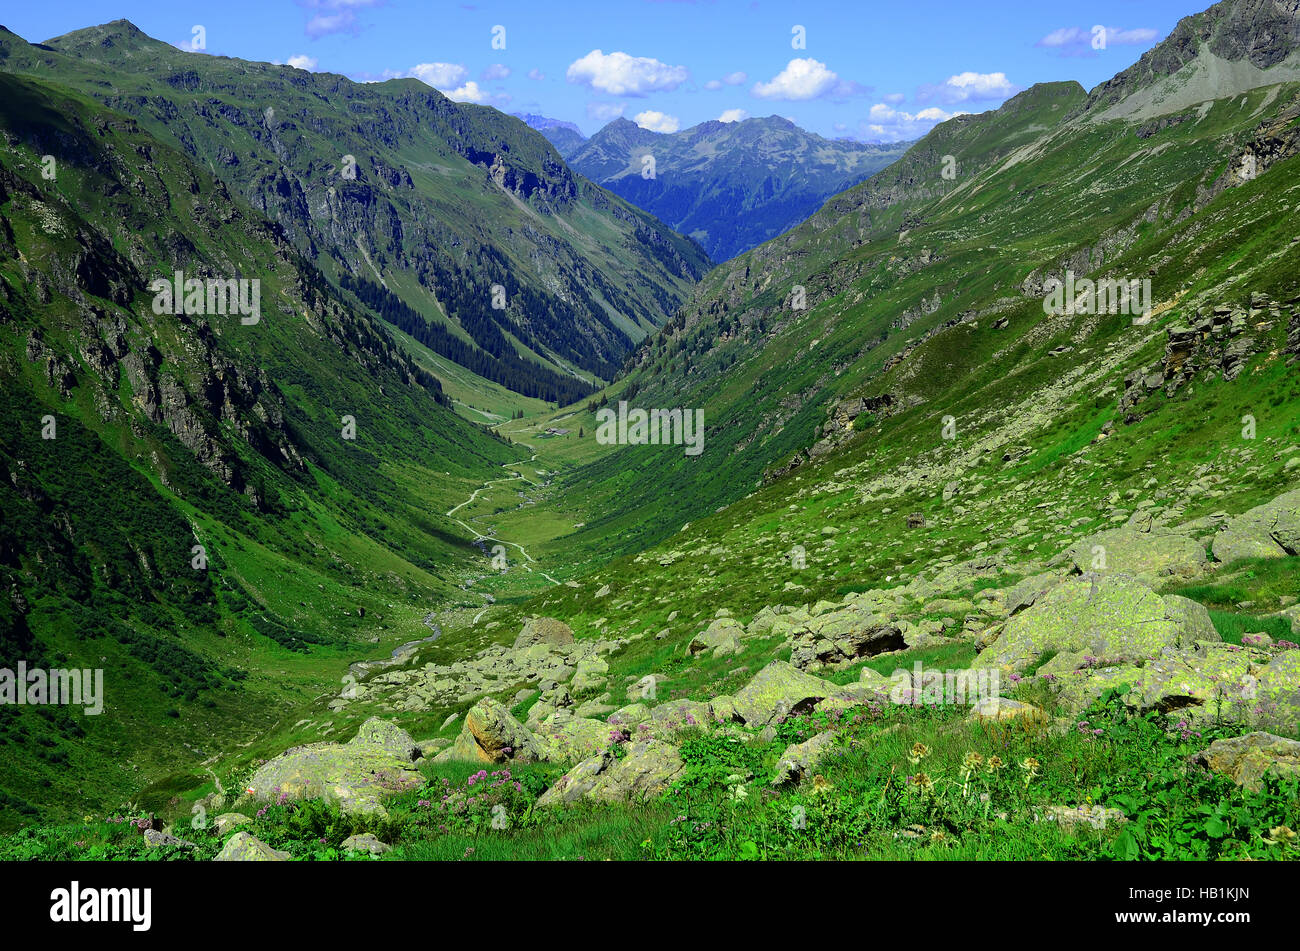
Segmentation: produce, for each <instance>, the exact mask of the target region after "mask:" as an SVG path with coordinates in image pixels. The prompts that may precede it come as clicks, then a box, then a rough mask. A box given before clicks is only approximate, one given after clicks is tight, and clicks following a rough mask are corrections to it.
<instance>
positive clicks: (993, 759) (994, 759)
mask: <svg viewBox="0 0 1300 951" xmlns="http://www.w3.org/2000/svg"><path fill="white" fill-rule="evenodd" d="M1006 765H1007V764H1006V763H1004V762H1002V757H1001V756H990V757H989V762H988V765H987V766H986V767H985V769H987V770H988V771H989V772H990V773H996V772H997V771H998V770H1000V769H1002V768H1003V767H1004V766H1006Z"/></svg>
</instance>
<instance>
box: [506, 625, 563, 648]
mask: <svg viewBox="0 0 1300 951" xmlns="http://www.w3.org/2000/svg"><path fill="white" fill-rule="evenodd" d="M572 643H573V628H571V627H569V625H567V624H565V623H564V622H563V621H557V620H556V619H555V618H553V617H531V618H529V619H528V620H527V621H525V622H524V627H523V630H521V631H520V632H519V636H518V637H516V638H515V643H514V646H515V648H516V649H517V648H521V647H532V646H534V645H536V644H547V645H551V646H557V647H558V646H562V645H564V644H572Z"/></svg>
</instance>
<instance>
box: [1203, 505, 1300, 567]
mask: <svg viewBox="0 0 1300 951" xmlns="http://www.w3.org/2000/svg"><path fill="white" fill-rule="evenodd" d="M1211 551H1213V553H1214V557H1215V560H1217V561H1233V560H1235V559H1238V558H1282V557H1285V556H1286V555H1300V489H1296V490H1294V491H1291V492H1287V493H1286V494H1285V495H1279V496H1278V497H1277V498H1275V499H1273V501H1271V502H1266V503H1265V504H1263V505H1258V506H1256V507H1255V508H1253V509H1250V510H1249V511H1247V512H1244V513H1242V514H1241V515H1238V516H1237V517H1236V518H1231V519H1229V520H1228V521H1227V522H1226V523H1224V525H1223V526H1222V527H1221V528H1220V530H1219V533H1218V534H1217V535H1215V536H1214V541H1213V543H1212V544H1211Z"/></svg>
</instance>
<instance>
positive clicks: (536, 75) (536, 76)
mask: <svg viewBox="0 0 1300 951" xmlns="http://www.w3.org/2000/svg"><path fill="white" fill-rule="evenodd" d="M528 78H529V79H531V80H532V81H533V82H540V81H541V80H543V79H545V78H546V74H545V73H544V72H542V71H541V70H540V69H537V68H536V67H534V68H533V69H530V70H529V71H528Z"/></svg>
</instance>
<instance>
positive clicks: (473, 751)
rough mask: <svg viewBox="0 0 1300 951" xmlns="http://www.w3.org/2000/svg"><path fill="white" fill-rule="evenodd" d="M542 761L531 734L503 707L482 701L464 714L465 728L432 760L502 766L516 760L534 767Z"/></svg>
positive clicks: (484, 699)
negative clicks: (534, 764) (500, 764)
mask: <svg viewBox="0 0 1300 951" xmlns="http://www.w3.org/2000/svg"><path fill="white" fill-rule="evenodd" d="M542 758H543V754H542V749H541V746H540V744H539V743H538V741H537V737H535V736H534V735H533V734H532V732H531V731H529V729H528V728H527V727H525V726H524V725H523V724H522V723H520V722H519V721H518V720H516V719H515V718H514V716H513V715H511V713H510V711H509V710H508V709H506V707H505V705H504V704H502V703H501V702H500V701H498V700H493V699H492V698H491V697H484V698H483V699H482V700H480V701H479V702H478V703H476V704H474V706H472V707H470V709H469V712H468V713H466V714H465V726H464V728H463V729H462V730H461V731H460V734H459V735H458V736H457V737H456V741H455V742H454V743H452V745H451V746H449V747H448V748H447V749H445V750H443V751H442V752H441V753H439V754H438V755H437V756H435V757H434V759H435V760H437V761H439V762H442V761H446V760H462V761H465V762H470V763H504V762H506V761H507V760H518V761H519V762H522V763H535V762H537V761H538V760H540V759H542Z"/></svg>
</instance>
